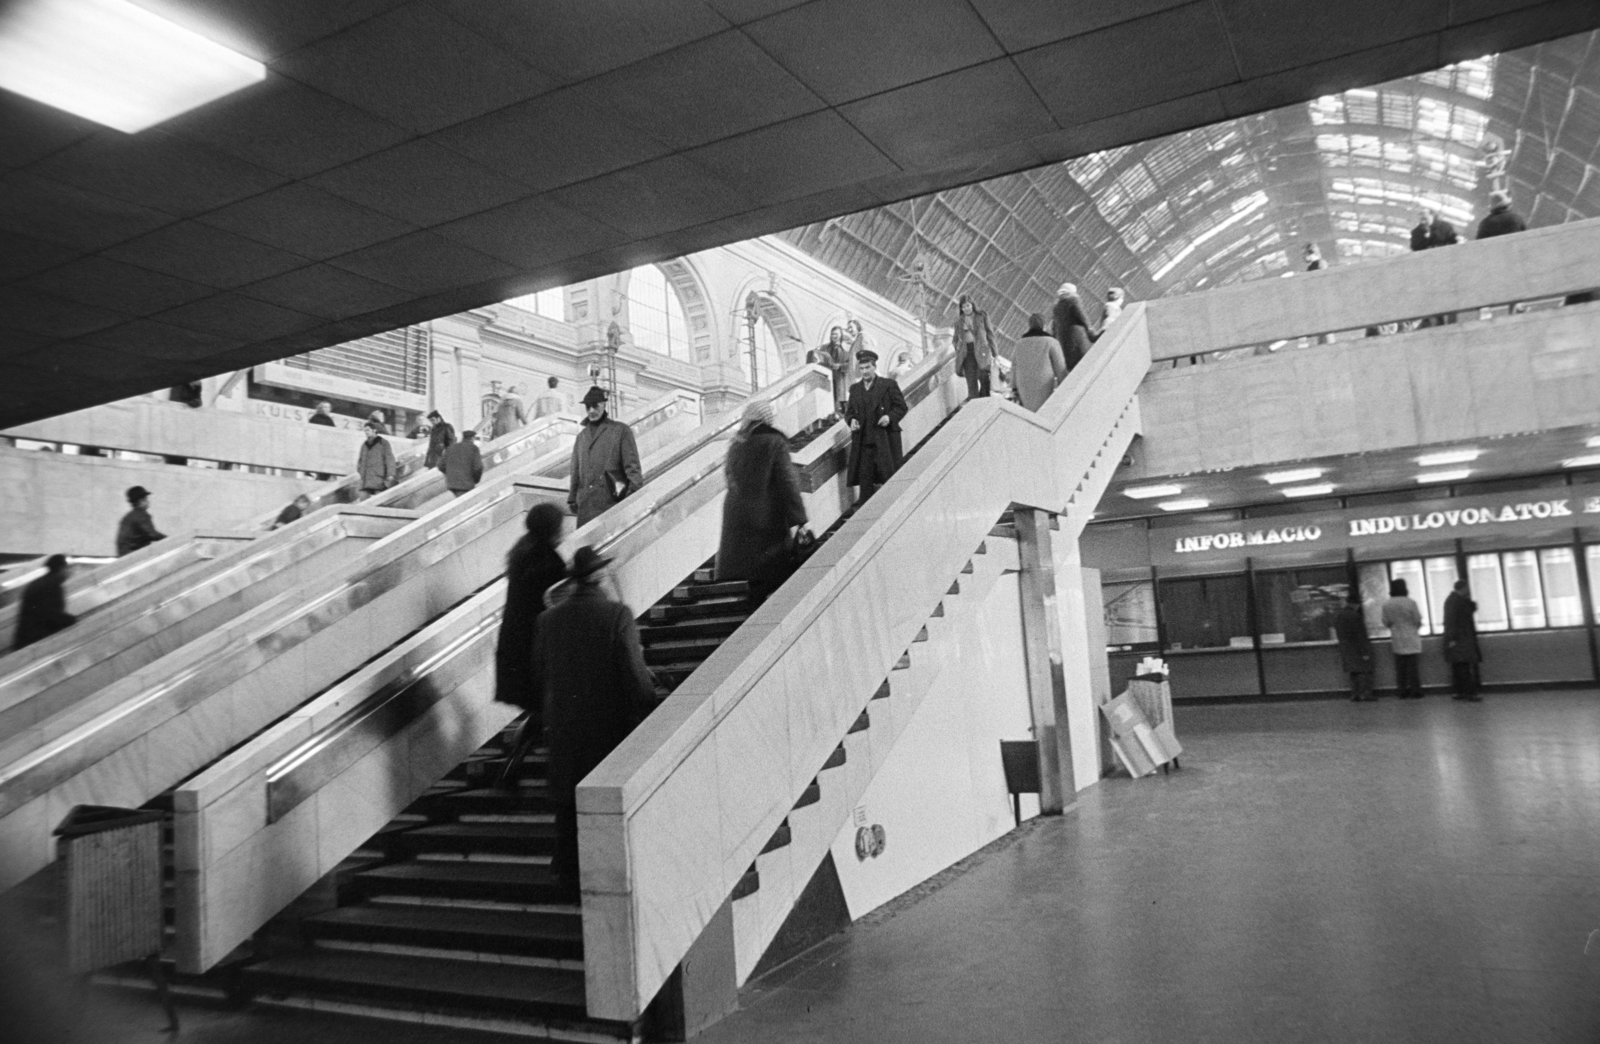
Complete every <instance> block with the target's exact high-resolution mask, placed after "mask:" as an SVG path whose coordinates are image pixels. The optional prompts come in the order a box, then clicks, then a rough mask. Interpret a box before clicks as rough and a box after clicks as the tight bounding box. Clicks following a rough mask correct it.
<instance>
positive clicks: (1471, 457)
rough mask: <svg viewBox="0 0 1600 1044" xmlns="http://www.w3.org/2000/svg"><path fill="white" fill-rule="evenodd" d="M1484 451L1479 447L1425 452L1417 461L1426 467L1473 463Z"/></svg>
mask: <svg viewBox="0 0 1600 1044" xmlns="http://www.w3.org/2000/svg"><path fill="white" fill-rule="evenodd" d="M1481 456H1483V451H1482V450H1478V449H1458V450H1445V451H1444V452H1443V453H1424V454H1423V455H1422V456H1420V457H1418V458H1417V463H1418V464H1421V465H1422V466H1423V467H1425V468H1438V467H1443V466H1444V465H1446V464H1471V463H1472V462H1473V461H1475V460H1477V459H1478V458H1479V457H1481Z"/></svg>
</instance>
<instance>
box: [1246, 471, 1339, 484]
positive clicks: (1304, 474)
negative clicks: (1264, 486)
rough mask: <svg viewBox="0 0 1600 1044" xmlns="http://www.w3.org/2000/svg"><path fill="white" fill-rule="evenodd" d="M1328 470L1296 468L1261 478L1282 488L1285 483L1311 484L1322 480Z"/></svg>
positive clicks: (1268, 474) (1270, 473)
mask: <svg viewBox="0 0 1600 1044" xmlns="http://www.w3.org/2000/svg"><path fill="white" fill-rule="evenodd" d="M1327 470H1328V469H1327V468H1294V469H1293V470H1290V471H1269V472H1267V473H1266V474H1265V475H1262V476H1261V477H1262V478H1263V479H1264V480H1266V481H1267V482H1270V483H1272V484H1273V485H1274V486H1281V485H1283V484H1284V483H1285V482H1309V481H1311V480H1312V479H1316V478H1321V477H1322V475H1323V473H1324V472H1325V471H1327Z"/></svg>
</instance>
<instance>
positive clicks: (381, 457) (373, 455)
mask: <svg viewBox="0 0 1600 1044" xmlns="http://www.w3.org/2000/svg"><path fill="white" fill-rule="evenodd" d="M356 476H357V481H358V483H359V485H358V486H357V488H358V489H367V490H379V489H388V488H389V487H390V486H392V485H394V480H395V476H396V472H395V465H394V450H392V449H390V448H389V440H388V439H386V438H384V437H383V436H382V435H374V436H372V438H370V439H367V440H366V441H365V442H363V443H362V444H361V452H359V453H357V454H356Z"/></svg>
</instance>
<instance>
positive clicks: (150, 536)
mask: <svg viewBox="0 0 1600 1044" xmlns="http://www.w3.org/2000/svg"><path fill="white" fill-rule="evenodd" d="M128 504H129V506H130V507H131V508H132V510H131V511H129V512H128V513H127V514H126V515H123V516H122V521H121V522H118V523H117V557H118V558H120V557H122V556H123V555H131V554H133V553H134V552H135V551H137V550H139V549H140V548H141V547H149V546H150V545H151V544H153V543H155V542H156V541H157V540H165V539H167V534H165V533H163V532H161V531H160V530H159V529H157V528H156V524H155V522H154V521H152V520H151V518H150V491H149V490H148V489H145V488H144V487H143V486H131V487H129V489H128Z"/></svg>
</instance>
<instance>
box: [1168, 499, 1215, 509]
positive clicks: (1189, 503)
mask: <svg viewBox="0 0 1600 1044" xmlns="http://www.w3.org/2000/svg"><path fill="white" fill-rule="evenodd" d="M1210 506H1211V501H1209V500H1201V499H1200V498H1199V497H1190V498H1189V499H1188V500H1163V501H1162V502H1161V503H1159V504H1157V505H1156V507H1158V508H1160V509H1161V510H1162V511H1199V510H1200V509H1201V508H1208V507H1210Z"/></svg>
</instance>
